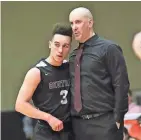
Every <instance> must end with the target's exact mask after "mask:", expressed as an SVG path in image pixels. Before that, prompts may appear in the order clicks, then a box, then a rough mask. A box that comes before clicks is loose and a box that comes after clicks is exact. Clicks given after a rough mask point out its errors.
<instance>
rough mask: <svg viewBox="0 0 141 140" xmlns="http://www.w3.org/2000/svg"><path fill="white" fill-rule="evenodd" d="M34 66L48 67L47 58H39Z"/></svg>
mask: <svg viewBox="0 0 141 140" xmlns="http://www.w3.org/2000/svg"><path fill="white" fill-rule="evenodd" d="M34 66H35V67H36V68H40V67H46V66H47V63H46V62H45V58H41V59H40V60H38V61H37V62H36V64H35V65H34Z"/></svg>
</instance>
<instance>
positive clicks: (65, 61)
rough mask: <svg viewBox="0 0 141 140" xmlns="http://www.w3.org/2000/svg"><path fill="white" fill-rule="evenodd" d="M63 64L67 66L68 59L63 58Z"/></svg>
mask: <svg viewBox="0 0 141 140" xmlns="http://www.w3.org/2000/svg"><path fill="white" fill-rule="evenodd" d="M62 65H63V66H66V67H68V66H69V61H68V60H66V59H65V60H63V63H62Z"/></svg>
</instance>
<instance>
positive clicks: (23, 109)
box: [15, 68, 63, 131]
mask: <svg viewBox="0 0 141 140" xmlns="http://www.w3.org/2000/svg"><path fill="white" fill-rule="evenodd" d="M40 81H41V79H40V70H39V69H38V68H32V69H30V70H29V71H28V72H27V74H26V76H25V79H24V82H23V84H22V86H21V88H20V91H19V94H18V97H17V100H16V104H15V109H16V111H18V112H20V113H22V114H24V115H26V116H28V117H31V118H35V119H41V120H44V121H47V122H48V123H49V125H50V126H51V127H52V129H53V130H55V131H60V130H62V129H63V123H62V121H60V120H59V119H57V118H55V117H53V116H52V115H51V114H48V113H46V112H43V111H40V110H38V109H37V108H35V107H34V106H33V105H32V104H30V102H29V101H30V100H31V98H32V96H33V94H34V91H35V90H36V88H37V86H38V84H39V83H40Z"/></svg>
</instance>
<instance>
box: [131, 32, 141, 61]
mask: <svg viewBox="0 0 141 140" xmlns="http://www.w3.org/2000/svg"><path fill="white" fill-rule="evenodd" d="M132 48H133V51H134V53H135V55H136V56H137V57H138V58H139V59H140V60H141V32H139V33H137V34H136V35H135V36H134V38H133V43H132Z"/></svg>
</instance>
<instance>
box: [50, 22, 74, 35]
mask: <svg viewBox="0 0 141 140" xmlns="http://www.w3.org/2000/svg"><path fill="white" fill-rule="evenodd" d="M55 34H60V35H65V36H69V37H71V38H72V28H71V26H70V25H69V24H67V23H56V24H54V26H53V31H52V36H54V35H55Z"/></svg>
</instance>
